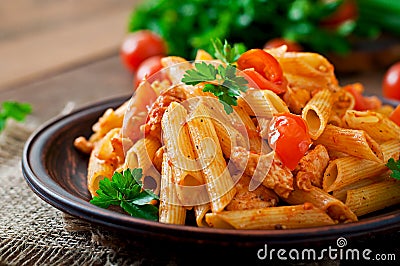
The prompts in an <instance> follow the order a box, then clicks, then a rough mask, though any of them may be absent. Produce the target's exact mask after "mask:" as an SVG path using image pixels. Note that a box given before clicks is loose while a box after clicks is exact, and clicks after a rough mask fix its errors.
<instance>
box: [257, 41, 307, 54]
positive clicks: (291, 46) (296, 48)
mask: <svg viewBox="0 0 400 266" xmlns="http://www.w3.org/2000/svg"><path fill="white" fill-rule="evenodd" d="M282 45H286V46H287V51H288V52H301V51H303V47H301V45H300V44H298V43H296V42H292V41H289V40H285V39H284V38H273V39H271V40H269V41H268V42H266V43H265V45H264V49H270V48H276V47H279V46H282Z"/></svg>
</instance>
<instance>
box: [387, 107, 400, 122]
mask: <svg viewBox="0 0 400 266" xmlns="http://www.w3.org/2000/svg"><path fill="white" fill-rule="evenodd" d="M389 118H390V119H391V120H392V121H393V122H395V123H396V124H397V125H398V126H399V127H400V104H399V105H397V107H396V108H395V109H394V110H393V112H392V113H391V114H390V115H389Z"/></svg>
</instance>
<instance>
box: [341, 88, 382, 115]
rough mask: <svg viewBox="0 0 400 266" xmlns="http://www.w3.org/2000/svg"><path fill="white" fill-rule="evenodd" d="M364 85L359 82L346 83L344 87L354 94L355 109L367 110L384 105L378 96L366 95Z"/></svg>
mask: <svg viewBox="0 0 400 266" xmlns="http://www.w3.org/2000/svg"><path fill="white" fill-rule="evenodd" d="M361 86H362V85H361V84H359V83H355V84H350V85H346V86H344V87H343V88H344V89H345V90H346V91H348V92H350V93H351V95H353V97H354V100H355V105H354V110H357V111H365V110H376V109H379V108H380V107H381V105H382V102H381V101H380V100H379V99H378V97H375V96H371V97H365V96H363V95H362V91H363V89H362V87H361Z"/></svg>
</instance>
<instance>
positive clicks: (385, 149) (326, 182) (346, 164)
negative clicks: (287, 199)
mask: <svg viewBox="0 0 400 266" xmlns="http://www.w3.org/2000/svg"><path fill="white" fill-rule="evenodd" d="M381 149H382V153H383V157H384V162H387V161H388V160H389V158H393V159H395V160H397V159H398V158H399V153H400V142H399V141H397V140H390V141H387V142H385V143H382V145H381ZM387 170H388V169H387V167H386V165H385V163H383V162H382V163H377V162H374V161H370V160H365V159H360V158H357V157H353V156H347V157H343V158H338V159H335V160H332V161H330V162H329V165H328V167H327V168H326V170H325V173H324V177H323V182H322V188H323V189H324V190H325V191H327V192H332V191H334V190H338V189H341V188H343V187H346V186H349V185H350V184H352V183H355V182H357V181H360V180H362V179H368V178H373V177H375V176H379V175H381V174H383V173H385V172H386V171H387Z"/></svg>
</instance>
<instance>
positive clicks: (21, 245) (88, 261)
mask: <svg viewBox="0 0 400 266" xmlns="http://www.w3.org/2000/svg"><path fill="white" fill-rule="evenodd" d="M33 128H34V126H28V125H22V124H17V123H13V122H11V123H8V124H7V127H6V130H5V131H3V132H2V133H0V206H1V207H0V265H154V264H159V265H168V264H169V265H175V264H178V261H177V260H176V258H175V257H174V256H171V255H170V254H168V252H164V253H162V252H158V251H157V252H154V250H152V248H150V247H148V246H147V247H146V246H145V245H144V244H141V243H140V242H139V243H135V240H127V239H122V238H121V237H120V236H119V235H118V234H116V233H115V232H110V231H107V230H104V229H103V228H100V227H97V226H94V225H92V224H90V223H87V222H85V221H82V220H79V219H76V218H73V217H71V216H69V215H67V214H64V213H63V212H61V211H59V210H57V209H56V208H54V207H52V206H51V205H49V204H47V203H46V202H44V201H43V200H41V199H40V198H39V197H38V196H37V195H35V194H34V193H33V191H32V190H31V189H30V188H29V187H28V185H27V183H26V181H25V180H24V178H23V175H22V171H21V154H22V151H23V147H24V143H25V141H26V139H27V138H28V137H29V135H30V134H31V133H32V131H33ZM163 254H164V255H163Z"/></svg>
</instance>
